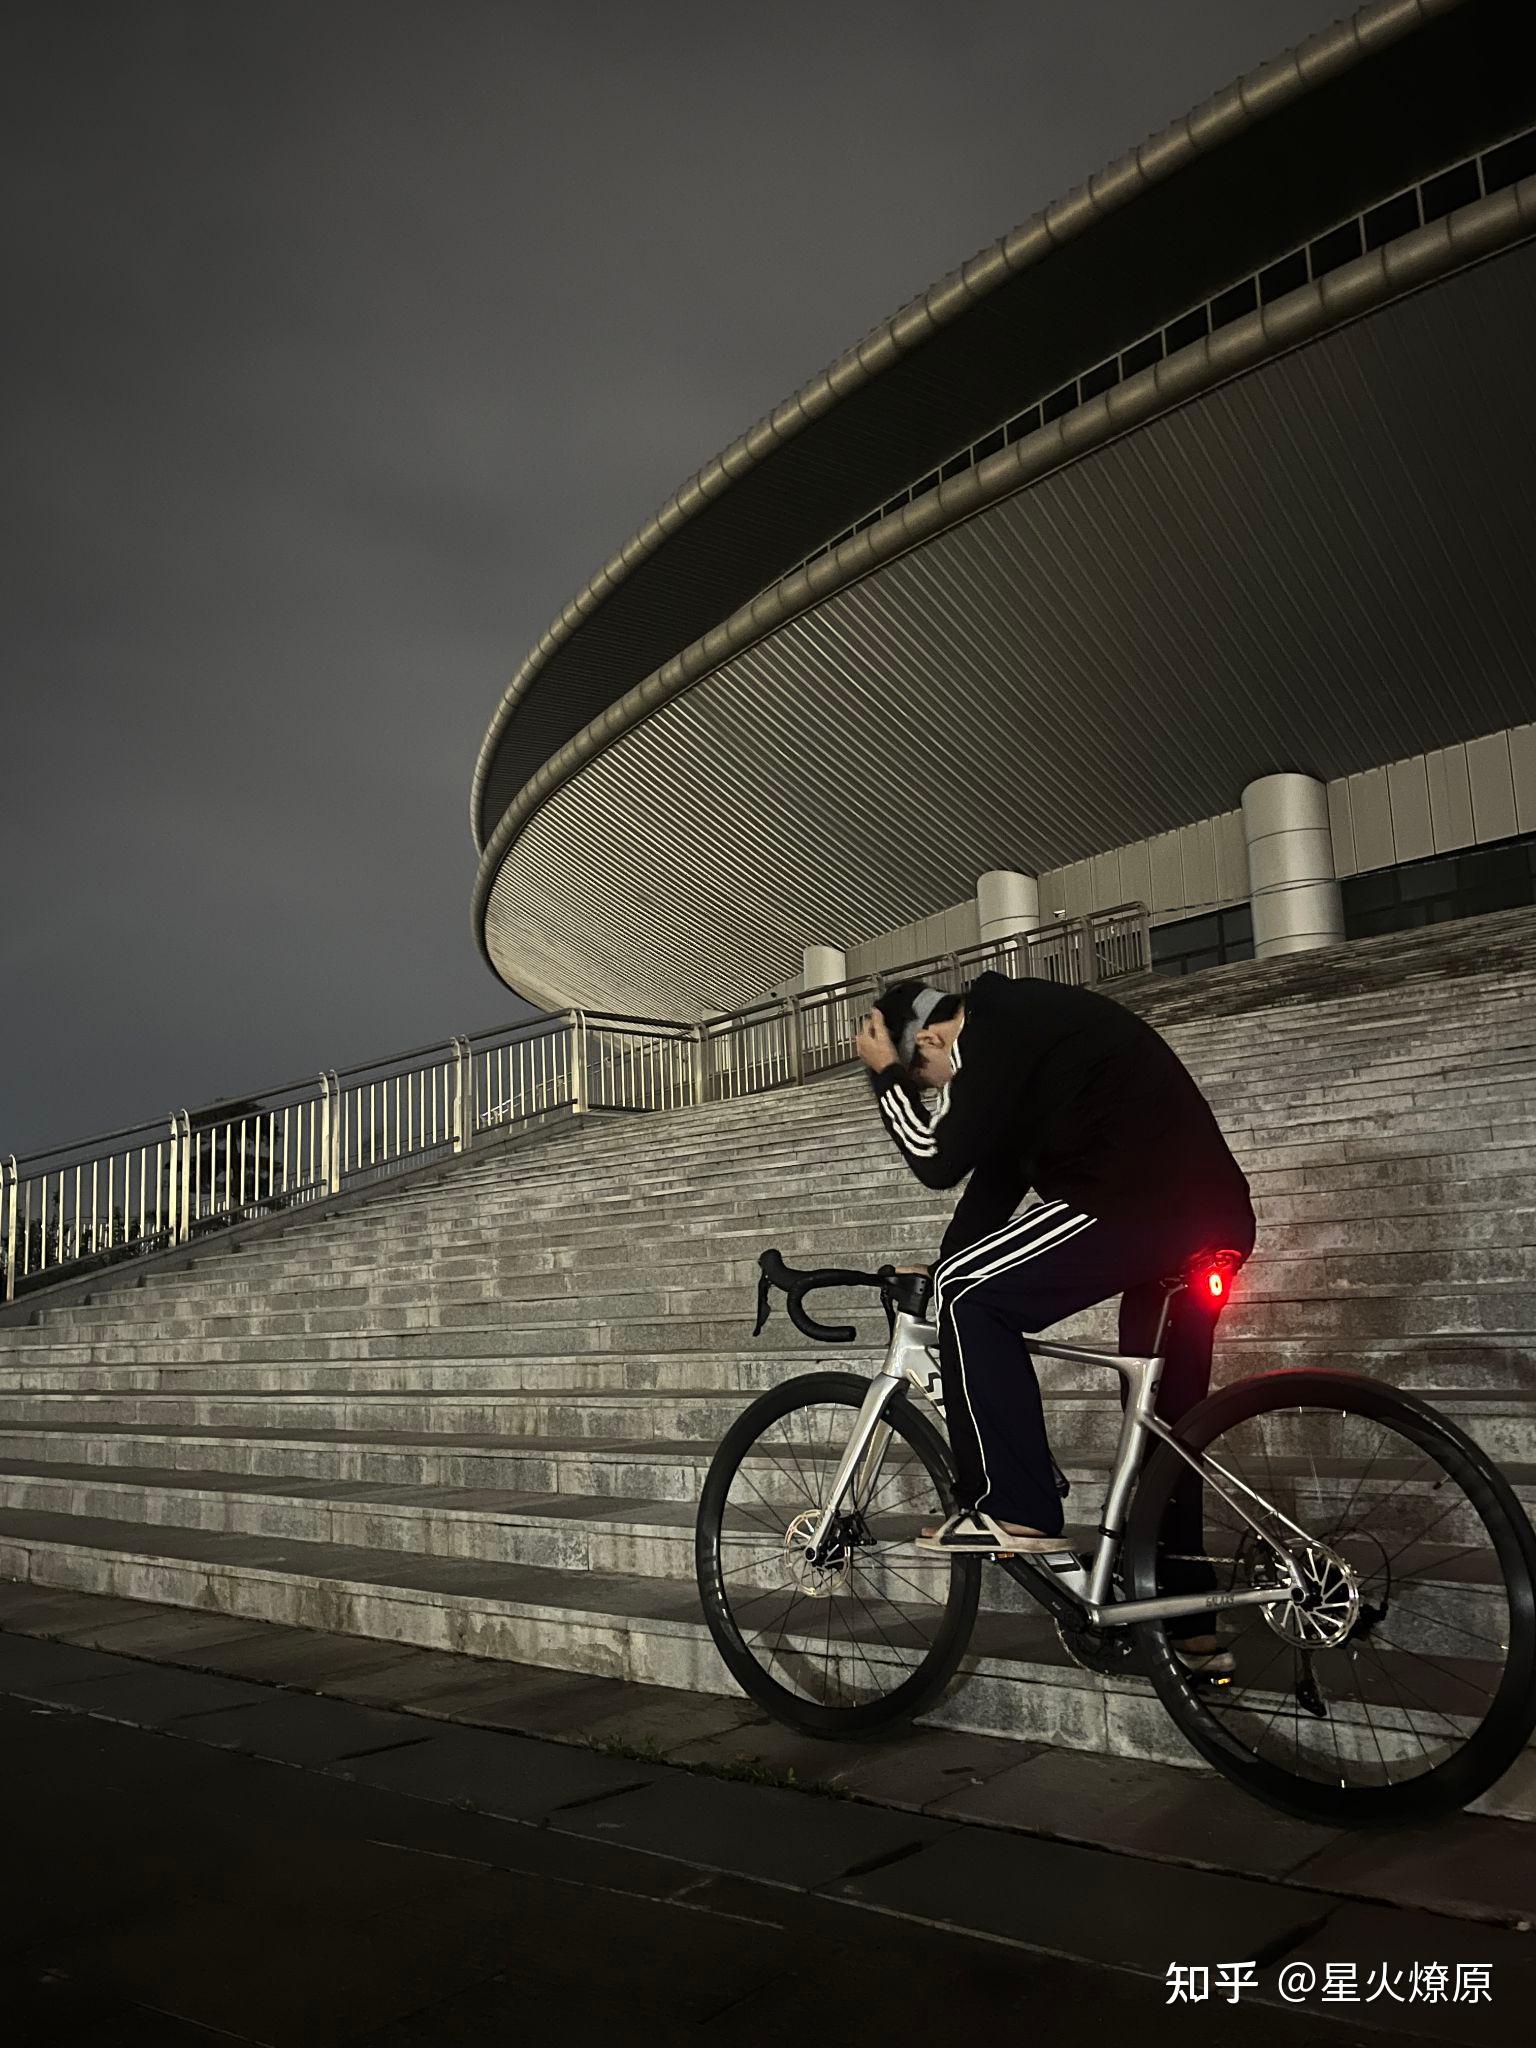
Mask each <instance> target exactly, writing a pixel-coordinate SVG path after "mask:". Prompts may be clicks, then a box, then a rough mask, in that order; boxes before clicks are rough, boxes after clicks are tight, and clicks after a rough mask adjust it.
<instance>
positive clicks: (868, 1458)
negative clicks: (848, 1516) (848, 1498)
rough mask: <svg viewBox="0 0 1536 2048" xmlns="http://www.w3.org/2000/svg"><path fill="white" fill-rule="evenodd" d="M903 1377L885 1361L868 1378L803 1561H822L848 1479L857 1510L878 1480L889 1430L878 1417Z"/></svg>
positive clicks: (816, 1563)
mask: <svg viewBox="0 0 1536 2048" xmlns="http://www.w3.org/2000/svg"><path fill="white" fill-rule="evenodd" d="M906 1377H907V1375H906V1372H905V1370H904V1369H903V1370H897V1369H895V1368H894V1367H893V1365H892V1364H891V1363H887V1364H886V1365H885V1366H884V1367H882V1369H881V1370H880V1371H879V1372H877V1373H876V1374H875V1376H874V1378H873V1379H872V1380H871V1381H870V1383H869V1392H868V1393H867V1394H866V1395H865V1396H864V1402H863V1405H862V1407H861V1408H860V1409H859V1415H858V1420H857V1421H856V1422H855V1423H854V1425H853V1434H852V1435H851V1436H850V1437H849V1439H848V1441H847V1443H846V1444H845V1445H844V1446H843V1455H842V1456H841V1457H840V1458H839V1459H838V1461H837V1470H836V1472H834V1473H833V1475H832V1484H831V1485H830V1486H829V1487H828V1489H827V1498H826V1503H825V1505H824V1506H823V1508H822V1510H821V1513H820V1514H819V1515H818V1516H817V1517H816V1526H815V1528H814V1529H812V1531H811V1533H810V1538H809V1541H808V1542H807V1543H806V1546H805V1561H806V1563H807V1564H809V1565H812V1566H817V1565H822V1564H825V1563H826V1548H827V1537H828V1534H829V1533H830V1531H831V1528H832V1524H833V1522H834V1521H835V1520H836V1518H837V1512H838V1509H839V1507H840V1506H841V1504H842V1499H843V1496H844V1494H845V1493H846V1492H847V1491H848V1488H849V1485H850V1483H851V1484H852V1487H853V1506H854V1511H855V1512H856V1513H857V1512H859V1511H860V1510H862V1509H863V1508H864V1507H865V1506H867V1505H868V1502H869V1500H870V1497H871V1495H872V1494H873V1493H874V1490H875V1487H876V1486H877V1485H878V1484H879V1480H880V1468H881V1466H882V1465H883V1464H884V1463H885V1453H886V1448H887V1446H888V1445H889V1443H890V1441H891V1437H892V1434H893V1432H892V1429H891V1425H890V1424H889V1423H888V1422H883V1421H882V1420H881V1417H882V1416H883V1415H884V1413H885V1409H886V1404H887V1403H888V1402H889V1401H890V1400H891V1399H892V1397H893V1396H894V1395H895V1394H897V1393H898V1392H899V1391H900V1389H901V1387H902V1385H903V1384H904V1382H905V1380H906Z"/></svg>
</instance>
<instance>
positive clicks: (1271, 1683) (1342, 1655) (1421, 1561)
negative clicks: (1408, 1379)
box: [1126, 1370, 1536, 1827]
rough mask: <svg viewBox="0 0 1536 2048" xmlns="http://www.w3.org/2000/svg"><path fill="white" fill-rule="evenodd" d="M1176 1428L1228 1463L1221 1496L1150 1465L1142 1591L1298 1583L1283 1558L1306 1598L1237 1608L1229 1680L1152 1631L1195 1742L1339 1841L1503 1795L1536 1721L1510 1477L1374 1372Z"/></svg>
mask: <svg viewBox="0 0 1536 2048" xmlns="http://www.w3.org/2000/svg"><path fill="white" fill-rule="evenodd" d="M1178 1436H1179V1440H1180V1442H1182V1443H1184V1444H1185V1445H1187V1446H1188V1447H1189V1449H1191V1450H1192V1451H1198V1452H1200V1453H1201V1454H1202V1455H1203V1457H1204V1458H1205V1459H1206V1460H1207V1461H1209V1462H1210V1463H1211V1464H1212V1465H1213V1466H1214V1467H1216V1468H1220V1469H1219V1470H1213V1471H1212V1474H1211V1477H1210V1478H1209V1479H1207V1480H1206V1481H1204V1482H1202V1480H1201V1479H1200V1478H1199V1477H1198V1476H1197V1475H1195V1474H1194V1473H1192V1472H1191V1471H1190V1468H1189V1467H1188V1466H1187V1465H1186V1464H1185V1463H1184V1461H1183V1460H1182V1459H1180V1458H1179V1457H1178V1456H1177V1454H1176V1453H1175V1452H1174V1451H1172V1450H1171V1449H1169V1448H1168V1446H1166V1445H1162V1446H1160V1447H1159V1449H1158V1450H1157V1451H1156V1453H1155V1454H1154V1456H1153V1457H1152V1459H1151V1460H1150V1461H1149V1463H1148V1465H1147V1468H1146V1471H1145V1473H1144V1475H1143V1477H1142V1480H1141V1483H1140V1485H1139V1486H1138V1487H1137V1490H1136V1500H1135V1505H1134V1508H1133V1510H1132V1515H1131V1520H1130V1523H1129V1526H1128V1529H1127V1558H1126V1577H1127V1581H1128V1583H1129V1585H1130V1587H1131V1589H1132V1594H1133V1597H1137V1598H1151V1597H1154V1596H1156V1595H1158V1594H1168V1593H1174V1592H1179V1593H1188V1592H1191V1591H1201V1592H1204V1591H1243V1590H1246V1589H1249V1588H1257V1587H1260V1586H1265V1585H1284V1584H1286V1583H1288V1580H1287V1574H1286V1570H1285V1568H1284V1565H1283V1563H1282V1561H1281V1556H1280V1552H1281V1548H1282V1546H1283V1547H1284V1548H1285V1549H1287V1550H1288V1551H1289V1553H1290V1556H1291V1557H1292V1558H1293V1559H1294V1560H1295V1561H1296V1562H1297V1564H1298V1565H1299V1566H1300V1567H1301V1568H1302V1571H1303V1576H1304V1577H1305V1579H1306V1581H1307V1588H1308V1594H1307V1601H1306V1603H1305V1604H1302V1605H1298V1604H1293V1603H1292V1602H1290V1601H1286V1602H1283V1603H1279V1604H1275V1605H1265V1606H1249V1607H1240V1608H1233V1609H1229V1610H1226V1612H1225V1615H1224V1617H1223V1620H1224V1626H1225V1628H1226V1630H1227V1647H1228V1648H1230V1650H1231V1652H1232V1655H1233V1659H1234V1664H1235V1668H1234V1669H1233V1671H1232V1673H1231V1674H1230V1676H1229V1677H1223V1678H1221V1679H1219V1680H1217V1679H1213V1678H1209V1677H1207V1678H1198V1679H1197V1678H1192V1677H1191V1675H1190V1673H1189V1671H1188V1669H1187V1668H1186V1667H1185V1666H1184V1665H1183V1663H1182V1662H1181V1661H1180V1660H1179V1659H1178V1658H1177V1656H1176V1655H1175V1653H1174V1651H1173V1650H1172V1648H1171V1647H1170V1645H1169V1642H1168V1638H1167V1636H1166V1634H1165V1631H1164V1629H1163V1627H1162V1626H1161V1625H1160V1624H1155V1623H1154V1624H1143V1625H1142V1629H1141V1635H1142V1641H1143V1647H1144V1650H1145V1652H1146V1659H1147V1663H1146V1668H1147V1670H1148V1673H1149V1675H1150V1677H1151V1679H1152V1682H1153V1685H1154V1686H1155V1687H1156V1690H1157V1693H1158V1695H1159V1697H1160V1698H1161V1700H1162V1702H1163V1705H1164V1706H1165V1707H1166V1708H1167V1709H1168V1712H1169V1713H1170V1714H1171V1715H1172V1717H1173V1719H1174V1721H1175V1722H1176V1723H1177V1724H1178V1726H1179V1728H1180V1730H1181V1731H1182V1732H1183V1734H1184V1735H1185V1736H1186V1738H1187V1739H1188V1740H1189V1742H1190V1743H1192V1744H1193V1746H1194V1747H1195V1748H1196V1749H1197V1750H1198V1751H1199V1752H1200V1754H1201V1755H1202V1756H1204V1757H1206V1758H1207V1759H1208V1760H1209V1761H1210V1762H1211V1763H1213V1764H1215V1765H1216V1766H1217V1767H1218V1768H1219V1769H1220V1770H1222V1771H1224V1772H1225V1773H1226V1775H1227V1776H1228V1777H1230V1778H1232V1779H1233V1780H1235V1781H1236V1782H1237V1783H1238V1784H1240V1785H1242V1786H1244V1787H1245V1788H1246V1789H1247V1790H1248V1791H1250V1792H1252V1793H1253V1794H1255V1795H1256V1796H1257V1797H1258V1798H1261V1799H1264V1800H1266V1801H1267V1802H1268V1803H1270V1804H1271V1805H1273V1806H1277V1807H1279V1808H1281V1809H1283V1810H1284V1811H1285V1812H1287V1813H1294V1814H1300V1815H1303V1816H1305V1817H1306V1818H1307V1819H1310V1820H1319V1821H1324V1822H1327V1823H1329V1824H1331V1825H1333V1826H1335V1827H1387V1826H1393V1825H1397V1824H1400V1823H1410V1822H1415V1821H1420V1820H1425V1819H1427V1818H1430V1817H1432V1816H1433V1815H1435V1814H1440V1813H1446V1812H1451V1811H1454V1810H1455V1809H1456V1808H1458V1807H1462V1806H1465V1805H1467V1804H1468V1802H1469V1801H1471V1800H1473V1799H1476V1798H1478V1797H1479V1796H1480V1795H1481V1794H1482V1793H1484V1792H1486V1791H1487V1790H1488V1789H1489V1787H1490V1786H1492V1785H1493V1784H1494V1783H1495V1782H1496V1781H1497V1780H1498V1779H1499V1778H1500V1777H1502V1776H1503V1774H1504V1772H1505V1771H1506V1770H1507V1769H1508V1768H1509V1766H1510V1765H1511V1764H1512V1763H1513V1762H1514V1761H1515V1759H1516V1757H1518V1756H1519V1754H1520V1752H1521V1750H1522V1749H1523V1748H1524V1746H1525V1744H1526V1743H1527V1741H1528V1740H1529V1739H1530V1736H1531V1732H1532V1729H1533V1727H1536V1536H1533V1533H1532V1529H1531V1524H1530V1520H1529V1518H1528V1516H1527V1515H1526V1513H1525V1510H1524V1509H1523V1508H1522V1506H1521V1505H1520V1502H1519V1500H1518V1499H1517V1498H1516V1496H1515V1495H1514V1493H1513V1492H1512V1490H1511V1488H1510V1486H1509V1484H1508V1482H1507V1481H1506V1480H1505V1479H1504V1477H1503V1475H1502V1474H1501V1473H1500V1472H1499V1470H1498V1468H1497V1466H1495V1465H1494V1464H1493V1463H1492V1461H1491V1460H1490V1459H1489V1458H1488V1457H1487V1455H1486V1454H1485V1453H1484V1452H1483V1451H1482V1450H1481V1449H1480V1448H1479V1447H1478V1445H1477V1444H1476V1443H1474V1442H1473V1440H1472V1439H1471V1438H1470V1437H1468V1436H1467V1435H1465V1434H1464V1433H1463V1431H1461V1430H1460V1429H1458V1428H1457V1427H1456V1425H1455V1424H1454V1423H1452V1422H1451V1421H1450V1420H1449V1419H1448V1418H1447V1417H1445V1416H1444V1415H1442V1414H1440V1413H1439V1411H1438V1410H1436V1409H1435V1408H1433V1407H1431V1406H1430V1405H1429V1404H1428V1403H1427V1402H1425V1401H1421V1400H1419V1399H1418V1398H1417V1397H1416V1396H1414V1395H1412V1394H1405V1393H1403V1392H1401V1391H1399V1390H1398V1389H1396V1388H1393V1387H1389V1386H1385V1385H1383V1384H1382V1383H1381V1382H1380V1381H1377V1380H1373V1379H1368V1378H1366V1377H1365V1376H1364V1375H1361V1374H1354V1373H1334V1372H1324V1371H1311V1370H1301V1371H1283V1372H1273V1373H1265V1374H1262V1375H1260V1376H1259V1377H1257V1378H1255V1379H1250V1380H1244V1381H1241V1382H1240V1383H1239V1384H1237V1385H1235V1386H1232V1387H1228V1388H1226V1389H1225V1390H1223V1391H1222V1392H1220V1393H1217V1394H1213V1395H1212V1396H1210V1397H1209V1399H1207V1400H1205V1401H1203V1402H1202V1403H1201V1404H1200V1405H1199V1407H1197V1408H1195V1409H1193V1410H1191V1412H1190V1413H1189V1414H1188V1415H1187V1416H1186V1417H1185V1418H1184V1420H1183V1422H1182V1423H1181V1424H1180V1426H1179V1430H1178ZM1223 1471H1224V1472H1225V1473H1226V1474H1227V1475H1230V1477H1229V1478H1227V1479H1223V1478H1222V1472H1223ZM1232 1481H1237V1482H1240V1485H1237V1486H1234V1485H1233V1484H1232ZM1218 1485H1221V1486H1224V1487H1225V1488H1226V1491H1227V1493H1228V1494H1230V1495H1231V1496H1232V1497H1233V1498H1234V1499H1236V1500H1241V1501H1242V1502H1243V1505H1244V1507H1245V1508H1246V1509H1247V1510H1248V1513H1249V1514H1250V1515H1251V1516H1252V1517H1253V1520H1254V1521H1255V1522H1257V1523H1258V1524H1259V1527H1258V1529H1257V1530H1256V1529H1255V1528H1254V1527H1253V1526H1252V1524H1251V1523H1250V1521H1248V1520H1246V1519H1245V1518H1244V1517H1243V1516H1242V1515H1240V1514H1238V1513H1237V1512H1235V1510H1234V1508H1233V1507H1232V1506H1231V1505H1229V1502H1228V1500H1227V1499H1224V1498H1222V1497H1221V1495H1220V1494H1218V1493H1217V1492H1216V1491H1215V1487H1216V1486H1218ZM1242 1487H1248V1488H1251V1489H1252V1491H1253V1493H1254V1494H1256V1495H1258V1496H1259V1500H1260V1502H1261V1503H1262V1504H1263V1505H1259V1504H1257V1503H1255V1502H1254V1501H1253V1500H1252V1499H1251V1498H1249V1496H1248V1495H1247V1494H1245V1493H1243V1492H1242V1491H1241V1488H1242ZM1176 1491H1177V1492H1178V1498H1177V1499H1176V1497H1175V1496H1176ZM1192 1508H1193V1518H1192ZM1202 1517H1203V1535H1201V1534H1200V1528H1201V1518H1202ZM1298 1529H1299V1530H1300V1531H1301V1532H1304V1533H1303V1534H1302V1535H1300V1536H1298V1534H1297V1533H1296V1532H1297V1530H1298ZM1191 1532H1193V1543H1192V1547H1185V1546H1191ZM1192 1570H1193V1571H1194V1572H1195V1573H1196V1574H1197V1577H1196V1578H1195V1579H1193V1580H1192V1579H1191V1576H1190V1574H1191V1571H1192Z"/></svg>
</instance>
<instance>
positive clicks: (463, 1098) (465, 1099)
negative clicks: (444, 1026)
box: [448, 1038, 474, 1152]
mask: <svg viewBox="0 0 1536 2048" xmlns="http://www.w3.org/2000/svg"><path fill="white" fill-rule="evenodd" d="M448 1042H449V1044H450V1046H451V1047H452V1049H453V1149H454V1151H455V1152H467V1151H468V1150H469V1147H470V1144H471V1142H472V1141H473V1138H474V1117H473V1114H472V1113H471V1111H470V1103H469V1095H470V1087H471V1084H472V1082H473V1080H474V1074H473V1070H472V1068H471V1065H470V1051H469V1040H468V1039H467V1038H452V1039H450V1040H449V1041H448Z"/></svg>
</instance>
